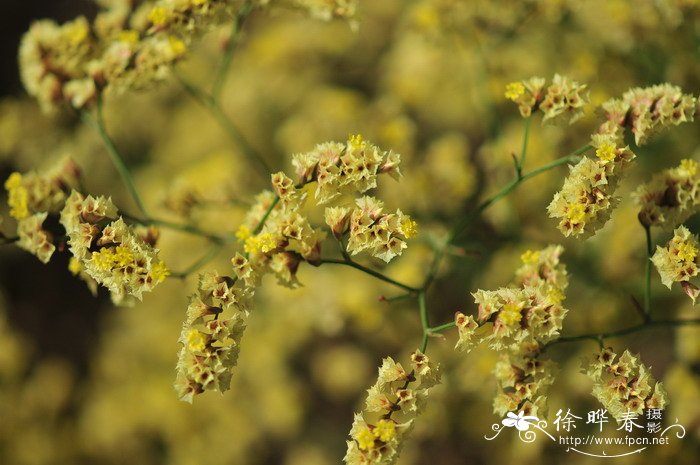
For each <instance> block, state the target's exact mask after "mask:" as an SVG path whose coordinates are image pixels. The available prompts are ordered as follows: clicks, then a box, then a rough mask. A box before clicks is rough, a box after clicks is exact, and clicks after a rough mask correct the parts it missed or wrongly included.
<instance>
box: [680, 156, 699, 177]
mask: <svg viewBox="0 0 700 465" xmlns="http://www.w3.org/2000/svg"><path fill="white" fill-rule="evenodd" d="M681 168H682V169H684V170H685V171H687V172H688V174H689V175H690V176H695V174H696V173H697V172H698V163H697V162H696V161H695V160H688V159H685V160H681Z"/></svg>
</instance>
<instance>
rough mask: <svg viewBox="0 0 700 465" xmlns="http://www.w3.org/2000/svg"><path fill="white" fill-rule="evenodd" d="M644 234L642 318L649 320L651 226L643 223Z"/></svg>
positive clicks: (651, 251) (651, 252)
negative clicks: (644, 258)
mask: <svg viewBox="0 0 700 465" xmlns="http://www.w3.org/2000/svg"><path fill="white" fill-rule="evenodd" d="M644 232H645V235H646V244H647V246H646V254H645V255H646V260H645V267H644V319H645V321H649V320H651V256H652V254H653V252H654V249H653V247H654V246H653V244H652V240H651V227H650V226H648V225H644Z"/></svg>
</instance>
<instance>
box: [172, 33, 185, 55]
mask: <svg viewBox="0 0 700 465" xmlns="http://www.w3.org/2000/svg"><path fill="white" fill-rule="evenodd" d="M168 44H170V50H171V51H172V52H173V55H175V56H180V55H183V54H184V53H185V52H186V51H187V45H185V43H184V42H183V41H182V40H181V39H179V38H178V37H175V36H169V37H168Z"/></svg>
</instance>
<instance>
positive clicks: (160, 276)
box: [151, 262, 170, 283]
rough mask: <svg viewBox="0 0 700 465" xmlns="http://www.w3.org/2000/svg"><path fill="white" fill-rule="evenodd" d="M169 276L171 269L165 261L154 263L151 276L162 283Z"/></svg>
mask: <svg viewBox="0 0 700 465" xmlns="http://www.w3.org/2000/svg"><path fill="white" fill-rule="evenodd" d="M168 276H170V270H168V268H167V267H166V266H165V263H163V262H158V263H156V264H155V265H153V268H152V269H151V278H152V279H153V280H154V281H155V282H157V283H162V282H163V281H165V278H167V277H168Z"/></svg>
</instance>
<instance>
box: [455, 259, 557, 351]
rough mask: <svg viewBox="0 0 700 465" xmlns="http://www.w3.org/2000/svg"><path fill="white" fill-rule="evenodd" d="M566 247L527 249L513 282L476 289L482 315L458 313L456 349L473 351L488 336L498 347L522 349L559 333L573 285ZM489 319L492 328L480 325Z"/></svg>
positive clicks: (547, 339)
mask: <svg viewBox="0 0 700 465" xmlns="http://www.w3.org/2000/svg"><path fill="white" fill-rule="evenodd" d="M562 252H563V248H562V247H561V246H549V247H546V248H545V249H542V250H540V251H527V252H525V253H524V254H523V255H522V257H521V259H522V262H523V264H522V266H521V267H520V268H519V269H518V270H517V271H516V279H515V282H514V283H513V286H510V287H502V288H500V289H498V290H495V291H484V290H477V291H476V292H474V293H472V296H473V297H474V301H475V303H476V304H477V305H478V306H479V311H478V315H477V318H476V320H475V319H474V317H473V316H471V315H470V316H465V315H464V314H463V313H461V312H457V313H456V315H455V323H456V325H457V329H458V331H459V341H458V342H457V346H456V348H457V349H458V350H464V351H467V352H468V351H470V350H471V349H472V348H473V347H474V346H475V345H476V344H478V343H480V342H482V341H485V342H487V343H488V344H489V345H490V347H491V348H493V349H494V350H504V349H506V350H518V349H519V348H520V346H521V345H522V344H523V343H534V344H545V343H547V342H549V341H551V340H553V339H555V338H557V337H558V336H559V332H560V331H561V327H562V321H563V319H564V317H565V316H566V313H567V310H566V309H565V308H564V307H563V306H562V302H563V300H564V298H565V296H564V292H565V291H566V288H567V286H568V277H567V272H566V267H565V265H564V264H562V263H560V261H559V257H560V255H561V253H562ZM487 323H490V324H491V330H490V331H486V328H484V329H479V328H480V327H482V326H485V325H486V324H487ZM477 329H479V330H478V331H477Z"/></svg>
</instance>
